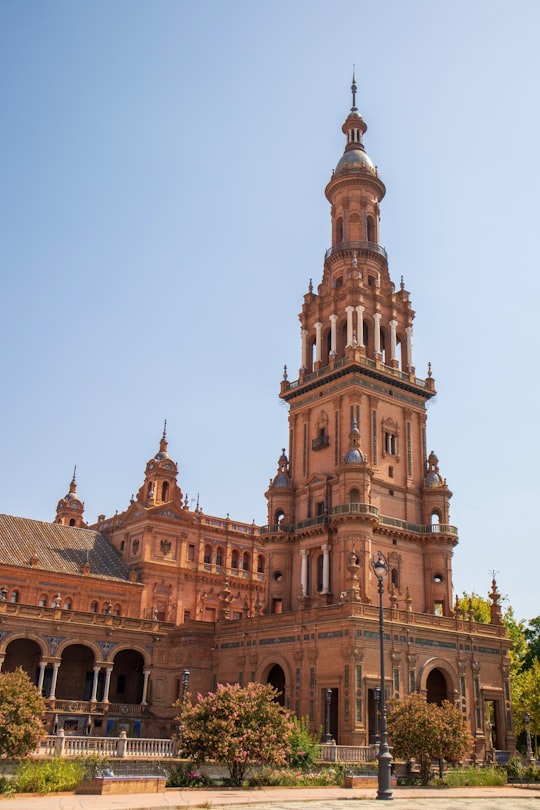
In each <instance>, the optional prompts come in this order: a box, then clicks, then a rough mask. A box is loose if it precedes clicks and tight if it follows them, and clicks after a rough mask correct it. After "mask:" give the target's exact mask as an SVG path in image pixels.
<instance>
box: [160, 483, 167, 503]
mask: <svg viewBox="0 0 540 810" xmlns="http://www.w3.org/2000/svg"><path fill="white" fill-rule="evenodd" d="M168 497H169V484H168V482H167V481H164V482H163V484H162V486H161V500H162V501H166V500H167V498H168Z"/></svg>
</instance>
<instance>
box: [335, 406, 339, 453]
mask: <svg viewBox="0 0 540 810" xmlns="http://www.w3.org/2000/svg"><path fill="white" fill-rule="evenodd" d="M334 435H335V437H336V440H335V442H334V464H335V465H336V466H337V465H338V464H339V411H336V412H335V418H334Z"/></svg>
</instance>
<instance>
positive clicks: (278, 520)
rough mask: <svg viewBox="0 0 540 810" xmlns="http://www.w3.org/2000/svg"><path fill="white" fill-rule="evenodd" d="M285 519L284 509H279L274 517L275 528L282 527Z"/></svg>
mask: <svg viewBox="0 0 540 810" xmlns="http://www.w3.org/2000/svg"><path fill="white" fill-rule="evenodd" d="M284 518H285V514H284V512H283V509H277V510H276V513H275V515H274V526H280V525H281V524H282V523H283V520H284Z"/></svg>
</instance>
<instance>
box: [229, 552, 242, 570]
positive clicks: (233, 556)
mask: <svg viewBox="0 0 540 810" xmlns="http://www.w3.org/2000/svg"><path fill="white" fill-rule="evenodd" d="M239 556H240V555H239V552H238V550H237V549H233V553H232V554H231V568H238V562H239Z"/></svg>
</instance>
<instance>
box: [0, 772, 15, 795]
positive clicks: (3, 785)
mask: <svg viewBox="0 0 540 810" xmlns="http://www.w3.org/2000/svg"><path fill="white" fill-rule="evenodd" d="M15 789H16V783H15V780H14V779H8V778H7V777H6V776H0V793H4V794H12V793H15Z"/></svg>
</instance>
